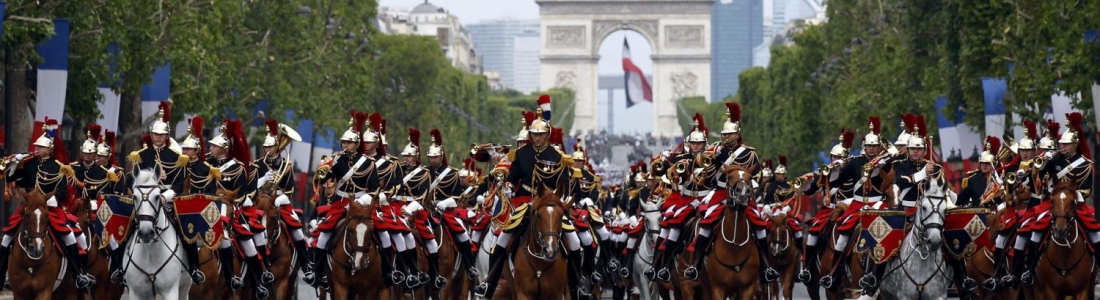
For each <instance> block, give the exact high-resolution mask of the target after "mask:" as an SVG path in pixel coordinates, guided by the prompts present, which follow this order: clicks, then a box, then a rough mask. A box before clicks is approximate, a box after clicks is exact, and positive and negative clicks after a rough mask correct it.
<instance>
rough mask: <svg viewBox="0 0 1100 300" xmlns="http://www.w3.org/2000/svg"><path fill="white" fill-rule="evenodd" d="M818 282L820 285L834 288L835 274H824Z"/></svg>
mask: <svg viewBox="0 0 1100 300" xmlns="http://www.w3.org/2000/svg"><path fill="white" fill-rule="evenodd" d="M817 284H818V285H820V286H821V287H823V288H827V289H830V288H833V276H832V275H825V276H822V277H821V279H819V280H817Z"/></svg>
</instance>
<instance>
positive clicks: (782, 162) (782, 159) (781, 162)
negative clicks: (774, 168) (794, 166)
mask: <svg viewBox="0 0 1100 300" xmlns="http://www.w3.org/2000/svg"><path fill="white" fill-rule="evenodd" d="M779 165H780V166H784V167H786V166H787V156H785V155H780V156H779Z"/></svg>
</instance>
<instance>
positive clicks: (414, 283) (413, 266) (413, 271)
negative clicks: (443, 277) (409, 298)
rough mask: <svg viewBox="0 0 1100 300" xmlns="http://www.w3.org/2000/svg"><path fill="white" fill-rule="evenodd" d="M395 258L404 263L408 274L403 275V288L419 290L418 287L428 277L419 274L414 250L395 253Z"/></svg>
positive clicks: (421, 273) (424, 274)
mask: <svg viewBox="0 0 1100 300" xmlns="http://www.w3.org/2000/svg"><path fill="white" fill-rule="evenodd" d="M397 257H398V258H401V260H402V261H403V262H404V263H405V268H406V270H407V271H408V272H406V274H407V275H405V288H408V289H410V290H414V289H417V288H420V285H422V284H424V281H425V280H423V279H426V278H427V277H428V275H427V274H426V273H423V272H420V268H419V267H417V262H416V250H412V249H409V250H405V251H402V252H398V253H397Z"/></svg>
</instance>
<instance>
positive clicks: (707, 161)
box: [695, 152, 714, 169]
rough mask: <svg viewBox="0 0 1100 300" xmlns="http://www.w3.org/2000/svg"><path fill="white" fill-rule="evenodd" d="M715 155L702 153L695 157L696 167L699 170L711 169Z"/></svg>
mask: <svg viewBox="0 0 1100 300" xmlns="http://www.w3.org/2000/svg"><path fill="white" fill-rule="evenodd" d="M713 156H714V155H713V153H706V152H704V153H700V154H697V155H695V166H696V167H698V168H704V169H706V168H710V167H711V166H712V165H713V162H714V157H713Z"/></svg>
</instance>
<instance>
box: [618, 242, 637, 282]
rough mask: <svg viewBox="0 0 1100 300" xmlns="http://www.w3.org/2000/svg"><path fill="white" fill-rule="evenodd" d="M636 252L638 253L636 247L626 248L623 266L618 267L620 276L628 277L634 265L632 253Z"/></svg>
mask: <svg viewBox="0 0 1100 300" xmlns="http://www.w3.org/2000/svg"><path fill="white" fill-rule="evenodd" d="M636 254H638V248H634V249H626V256H625V257H624V258H623V267H622V268H620V269H619V276H620V277H622V278H628V277H630V271H631V270H632V268H633V267H634V255H636Z"/></svg>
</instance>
